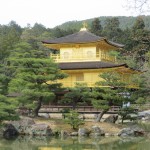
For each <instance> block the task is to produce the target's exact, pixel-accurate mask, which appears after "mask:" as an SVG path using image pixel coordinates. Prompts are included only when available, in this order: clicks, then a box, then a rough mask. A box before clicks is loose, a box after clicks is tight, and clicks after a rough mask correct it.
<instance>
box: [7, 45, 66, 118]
mask: <svg viewBox="0 0 150 150" xmlns="http://www.w3.org/2000/svg"><path fill="white" fill-rule="evenodd" d="M23 47H24V48H23ZM9 61H10V65H11V66H12V67H15V68H16V72H15V77H14V78H13V79H12V80H11V82H10V83H9V91H10V92H17V93H20V95H21V96H20V97H18V100H19V102H20V103H22V104H23V105H25V106H29V105H30V107H32V109H33V113H34V116H38V112H39V109H40V108H41V105H42V103H43V102H44V101H50V100H52V99H54V97H55V94H54V92H55V90H56V89H58V88H60V86H61V85H60V84H59V83H57V82H56V81H57V80H60V79H63V78H64V77H65V74H64V73H62V72H61V71H60V70H59V69H58V66H57V64H55V63H54V62H53V61H52V60H51V59H50V58H48V57H47V55H46V54H45V52H44V51H41V50H32V49H31V46H30V45H29V44H27V43H19V44H17V45H16V48H15V50H14V52H13V53H12V55H11V57H10V59H9Z"/></svg>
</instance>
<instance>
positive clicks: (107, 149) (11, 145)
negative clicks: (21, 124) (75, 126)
mask: <svg viewBox="0 0 150 150" xmlns="http://www.w3.org/2000/svg"><path fill="white" fill-rule="evenodd" d="M149 149H150V139H146V138H143V137H138V138H136V137H132V138H119V137H97V138H85V137H67V138H65V139H61V138H46V137H30V136H23V137H21V136H19V137H18V138H15V139H11V140H6V139H3V138H0V150H149Z"/></svg>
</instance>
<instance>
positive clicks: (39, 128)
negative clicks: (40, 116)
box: [29, 124, 53, 136]
mask: <svg viewBox="0 0 150 150" xmlns="http://www.w3.org/2000/svg"><path fill="white" fill-rule="evenodd" d="M52 134H53V133H52V130H51V128H50V127H49V125H47V124H33V125H31V127H30V130H29V135H40V136H41V135H44V136H49V135H52Z"/></svg>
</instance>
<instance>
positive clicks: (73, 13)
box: [0, 0, 135, 28]
mask: <svg viewBox="0 0 150 150" xmlns="http://www.w3.org/2000/svg"><path fill="white" fill-rule="evenodd" d="M125 2H126V0H0V24H1V25H3V24H8V23H9V22H10V21H11V20H14V21H16V23H17V24H19V25H21V26H22V27H24V26H27V24H28V23H29V24H31V26H33V25H34V23H36V22H37V23H41V24H43V25H44V26H46V27H49V28H52V27H55V26H57V25H60V24H62V23H64V22H67V21H73V20H84V19H90V18H95V17H100V16H133V15H135V14H134V13H132V12H131V11H129V10H127V9H126V8H124V6H125V5H126V3H125Z"/></svg>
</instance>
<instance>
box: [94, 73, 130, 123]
mask: <svg viewBox="0 0 150 150" xmlns="http://www.w3.org/2000/svg"><path fill="white" fill-rule="evenodd" d="M99 76H100V78H102V79H103V81H100V82H97V83H96V87H95V88H94V89H93V90H92V97H93V100H92V104H93V106H94V107H95V108H97V109H100V110H101V112H100V113H99V114H98V117H97V119H96V121H97V122H99V121H100V120H101V118H102V117H103V115H104V114H105V113H106V112H107V111H108V110H109V109H110V108H111V106H112V105H115V106H122V103H123V102H126V101H127V99H126V98H125V97H123V96H122V93H127V92H128V91H127V89H126V83H125V82H122V81H121V76H120V75H119V74H118V73H115V72H112V71H110V72H106V73H103V74H100V75H99Z"/></svg>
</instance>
